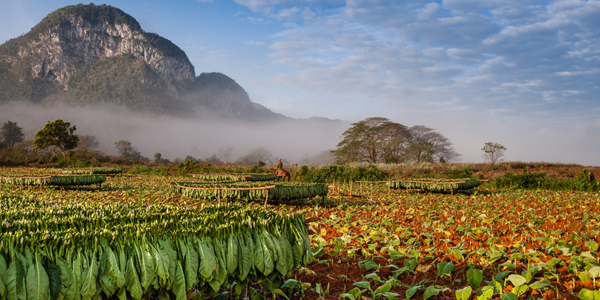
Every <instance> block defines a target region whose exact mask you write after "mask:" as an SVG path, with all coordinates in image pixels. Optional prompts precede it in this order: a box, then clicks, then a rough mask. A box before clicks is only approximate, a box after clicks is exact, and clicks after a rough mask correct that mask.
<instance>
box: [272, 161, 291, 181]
mask: <svg viewBox="0 0 600 300" xmlns="http://www.w3.org/2000/svg"><path fill="white" fill-rule="evenodd" d="M269 172H271V173H274V174H276V175H277V180H279V178H280V177H281V178H285V179H287V180H288V181H290V178H291V174H290V172H288V171H286V170H284V169H283V163H282V162H281V158H280V159H279V160H278V161H277V165H275V169H271V170H270V171H269Z"/></svg>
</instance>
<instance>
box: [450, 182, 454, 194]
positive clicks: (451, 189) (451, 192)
mask: <svg viewBox="0 0 600 300" xmlns="http://www.w3.org/2000/svg"><path fill="white" fill-rule="evenodd" d="M450 195H452V196H454V189H453V188H452V184H450Z"/></svg>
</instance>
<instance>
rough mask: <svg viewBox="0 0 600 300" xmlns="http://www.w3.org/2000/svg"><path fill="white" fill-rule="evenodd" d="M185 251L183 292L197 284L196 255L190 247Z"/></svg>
mask: <svg viewBox="0 0 600 300" xmlns="http://www.w3.org/2000/svg"><path fill="white" fill-rule="evenodd" d="M186 248H187V249H186V250H187V251H186V254H185V261H184V268H183V274H184V275H185V284H186V289H185V291H186V292H187V291H190V290H191V289H192V288H193V287H194V286H196V284H198V282H199V279H198V253H196V250H194V247H193V246H192V245H188V246H187V247H186Z"/></svg>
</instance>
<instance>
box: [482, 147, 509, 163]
mask: <svg viewBox="0 0 600 300" xmlns="http://www.w3.org/2000/svg"><path fill="white" fill-rule="evenodd" d="M481 150H482V151H483V152H484V153H483V158H484V159H485V160H486V161H490V162H492V163H493V164H495V163H496V162H498V161H502V159H501V158H502V157H503V156H504V151H506V147H504V146H502V145H500V144H498V143H492V142H488V143H485V145H484V146H483V148H481Z"/></svg>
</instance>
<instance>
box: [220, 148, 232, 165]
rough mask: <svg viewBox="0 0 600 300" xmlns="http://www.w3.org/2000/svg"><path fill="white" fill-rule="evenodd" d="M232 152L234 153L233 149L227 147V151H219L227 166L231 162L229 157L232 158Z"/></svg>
mask: <svg viewBox="0 0 600 300" xmlns="http://www.w3.org/2000/svg"><path fill="white" fill-rule="evenodd" d="M231 152H233V148H231V147H226V148H225V149H219V158H220V159H221V160H222V161H223V162H224V163H225V164H227V162H228V161H229V156H231Z"/></svg>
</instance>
